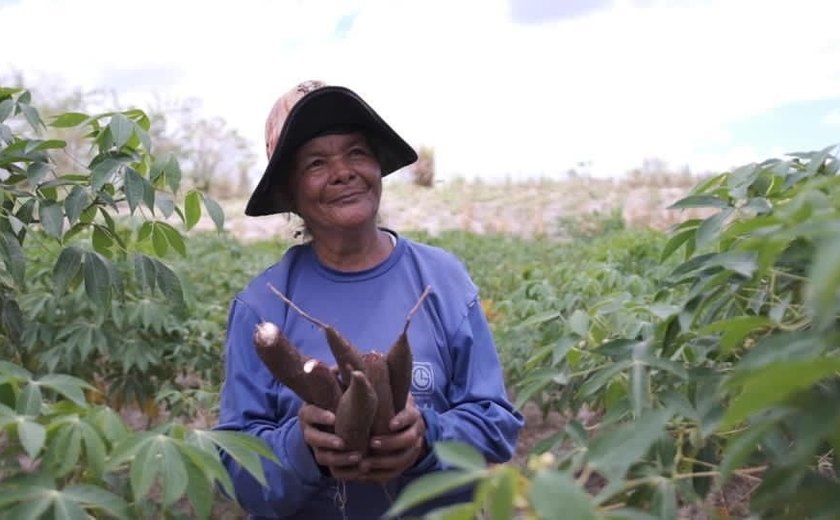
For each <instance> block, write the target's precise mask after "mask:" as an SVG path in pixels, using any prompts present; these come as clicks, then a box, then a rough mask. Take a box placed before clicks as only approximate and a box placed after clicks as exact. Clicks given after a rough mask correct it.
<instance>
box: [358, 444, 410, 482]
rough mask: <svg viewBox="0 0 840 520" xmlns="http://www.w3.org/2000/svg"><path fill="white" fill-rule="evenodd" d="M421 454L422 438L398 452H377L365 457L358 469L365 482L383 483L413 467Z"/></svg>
mask: <svg viewBox="0 0 840 520" xmlns="http://www.w3.org/2000/svg"><path fill="white" fill-rule="evenodd" d="M422 452H423V438H422V437H421V438H418V439H416V440H415V441H414V442H413V443H412V444H411V445H410V446H409V447H408V448H406V449H403V450H398V451H389V452H382V451H377V452H374V453H372V454H370V455H369V456H367V457H365V458H364V459H363V460H362V462H361V463H360V464H359V469H360V471H361V472H362V474H363V475H364V479H365V480H369V481H376V482H384V481H387V480H391V479H393V478H395V477H397V476H399V475H401V474H402V473H403V472H404V471H405V470H407V469H408V468H410V467H412V466H414V464H415V463H416V462H417V459H418V458H419V457H420V454H421V453H422Z"/></svg>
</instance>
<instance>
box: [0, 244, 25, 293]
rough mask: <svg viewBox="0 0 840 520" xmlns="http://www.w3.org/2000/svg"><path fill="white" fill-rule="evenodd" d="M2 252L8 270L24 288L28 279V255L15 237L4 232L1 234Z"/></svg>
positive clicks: (0, 247)
mask: <svg viewBox="0 0 840 520" xmlns="http://www.w3.org/2000/svg"><path fill="white" fill-rule="evenodd" d="M0 251H2V253H3V260H4V261H5V262H6V270H8V271H9V273H10V274H11V275H12V278H13V279H14V280H15V283H16V284H17V285H18V287H23V285H24V282H25V277H26V255H25V254H24V252H23V248H22V247H21V246H20V242H18V239H17V238H15V237H14V236H13V235H11V234H9V233H7V232H5V231H3V232H2V233H0Z"/></svg>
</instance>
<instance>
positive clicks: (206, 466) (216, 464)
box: [178, 435, 235, 496]
mask: <svg viewBox="0 0 840 520" xmlns="http://www.w3.org/2000/svg"><path fill="white" fill-rule="evenodd" d="M193 440H195V436H194V435H190V436H189V437H188V438H187V442H192V441H193ZM178 449H179V450H181V453H182V454H183V455H184V456H185V459H184V460H186V461H188V462H189V465H188V466H187V470H188V471H189V469H190V467H194V468H196V469H198V470H199V471H201V473H202V474H203V475H204V477H205V480H206V481H207V482H218V484H219V486H220V487H221V489H222V491H224V492H225V493H226V494H227V495H229V496H233V495H234V493H235V490H234V488H233V481H232V480H231V478H230V474H229V473H228V471H227V469H226V468H225V466H224V465H223V464H222V462H221V460H220V458H219V451H218V449H216V445H215V444H213V443H212V442H209V443H208V446H202V445H200V444H199V443H195V444H187V443H180V444H178ZM190 480H191V481H192V477H190ZM193 492H196V491H195V490H194V491H193ZM189 493H190V488H187V494H188V495H189Z"/></svg>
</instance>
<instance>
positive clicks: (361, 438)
mask: <svg viewBox="0 0 840 520" xmlns="http://www.w3.org/2000/svg"><path fill="white" fill-rule="evenodd" d="M378 401H379V398H378V397H377V395H376V391H374V389H373V387H372V386H371V384H370V382H369V381H368V379H367V377H365V374H364V373H363V372H362V371H360V370H353V371H352V372H351V374H350V385H349V386H348V387H347V391H345V392H344V395H342V396H341V400H340V401H339V402H338V409H337V410H336V412H335V433H336V435H338V436H339V437H341V438H342V440H344V449H346V450H350V451H358V452H359V453H361V454H362V455H365V454H366V453H367V451H368V444H369V441H370V430H371V427H372V426H373V421H374V419H375V418H376V409H377V404H378Z"/></svg>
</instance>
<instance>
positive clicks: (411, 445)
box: [359, 394, 428, 482]
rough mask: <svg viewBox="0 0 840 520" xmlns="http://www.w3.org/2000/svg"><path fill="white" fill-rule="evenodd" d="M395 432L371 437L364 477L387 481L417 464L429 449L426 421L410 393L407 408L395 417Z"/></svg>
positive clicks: (364, 463)
mask: <svg viewBox="0 0 840 520" xmlns="http://www.w3.org/2000/svg"><path fill="white" fill-rule="evenodd" d="M389 426H390V427H391V433H390V434H386V435H376V436H374V437H372V438H371V440H370V448H371V449H370V452H368V454H367V456H366V457H365V458H364V459H363V460H362V462H361V464H359V470H360V471H361V473H362V477H361V479H362V480H367V481H373V482H386V481H388V480H391V479H393V478H394V477H397V476H399V475H401V474H402V473H403V472H404V471H405V470H407V469H409V468H411V467H412V466H414V464H416V463H417V461H418V460H420V459H421V458H422V457H423V456H425V454H426V453H427V452H428V447H427V446H426V441H425V437H424V436H425V434H426V421H425V420H423V415H422V414H421V413H420V410H419V409H418V408H417V407H416V406H415V405H414V398H413V397H412V396H411V395H410V394H409V396H408V401H406V404H405V408H404V409H403V410H402V411H401V412H400V413H398V414H397V415H395V416H394V418H393V419H391V422H390V424H389Z"/></svg>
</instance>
